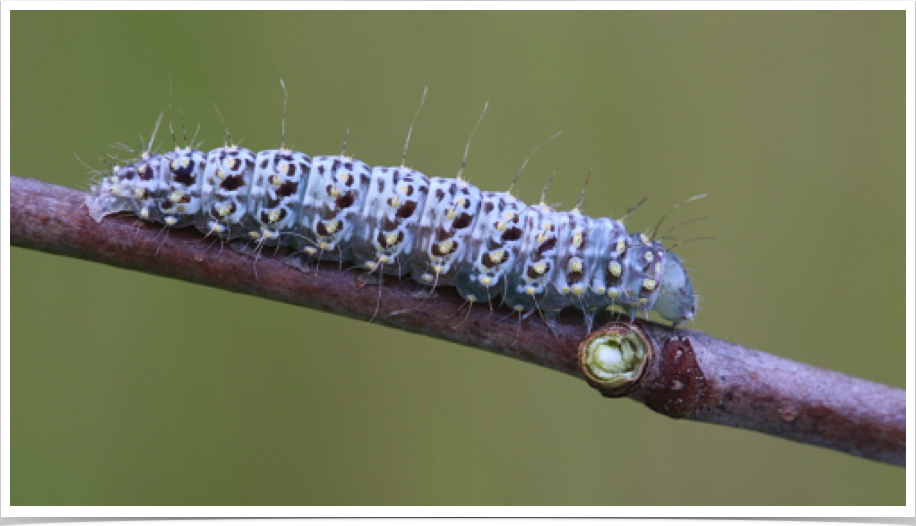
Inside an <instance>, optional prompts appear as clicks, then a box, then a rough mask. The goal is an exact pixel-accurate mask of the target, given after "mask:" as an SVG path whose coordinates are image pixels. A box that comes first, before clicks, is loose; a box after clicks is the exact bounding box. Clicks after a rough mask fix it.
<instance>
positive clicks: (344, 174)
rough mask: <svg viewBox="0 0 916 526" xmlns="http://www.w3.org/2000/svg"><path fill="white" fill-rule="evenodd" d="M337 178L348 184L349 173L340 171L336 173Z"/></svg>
mask: <svg viewBox="0 0 916 526" xmlns="http://www.w3.org/2000/svg"><path fill="white" fill-rule="evenodd" d="M337 180H338V181H340V182H341V183H343V184H348V183H349V182H350V174H348V173H347V172H340V173H339V174H337Z"/></svg>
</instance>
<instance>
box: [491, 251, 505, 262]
mask: <svg viewBox="0 0 916 526" xmlns="http://www.w3.org/2000/svg"><path fill="white" fill-rule="evenodd" d="M505 255H506V251H505V250H503V249H499V250H494V251H493V252H490V261H502V260H503V256H505Z"/></svg>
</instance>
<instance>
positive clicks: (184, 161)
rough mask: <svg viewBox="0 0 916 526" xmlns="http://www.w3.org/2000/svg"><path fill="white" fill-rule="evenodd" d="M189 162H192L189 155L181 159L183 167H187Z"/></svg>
mask: <svg viewBox="0 0 916 526" xmlns="http://www.w3.org/2000/svg"><path fill="white" fill-rule="evenodd" d="M188 150H190V148H188ZM189 164H191V160H190V159H188V158H187V157H185V158H184V159H182V160H181V166H182V168H187V167H188V165H189Z"/></svg>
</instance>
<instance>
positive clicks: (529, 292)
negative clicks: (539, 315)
mask: <svg viewBox="0 0 916 526" xmlns="http://www.w3.org/2000/svg"><path fill="white" fill-rule="evenodd" d="M535 292H536V291H535V289H534V287H526V288H525V294H527V295H529V296H534V293H535Z"/></svg>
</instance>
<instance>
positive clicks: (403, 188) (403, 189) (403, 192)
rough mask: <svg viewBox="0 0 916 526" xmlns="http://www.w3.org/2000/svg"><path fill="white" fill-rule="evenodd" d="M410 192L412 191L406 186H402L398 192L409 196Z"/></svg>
mask: <svg viewBox="0 0 916 526" xmlns="http://www.w3.org/2000/svg"><path fill="white" fill-rule="evenodd" d="M408 190H410V187H409V186H407V185H406V184H402V185H401V186H399V187H398V192H401V193H402V194H407V191H408Z"/></svg>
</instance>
